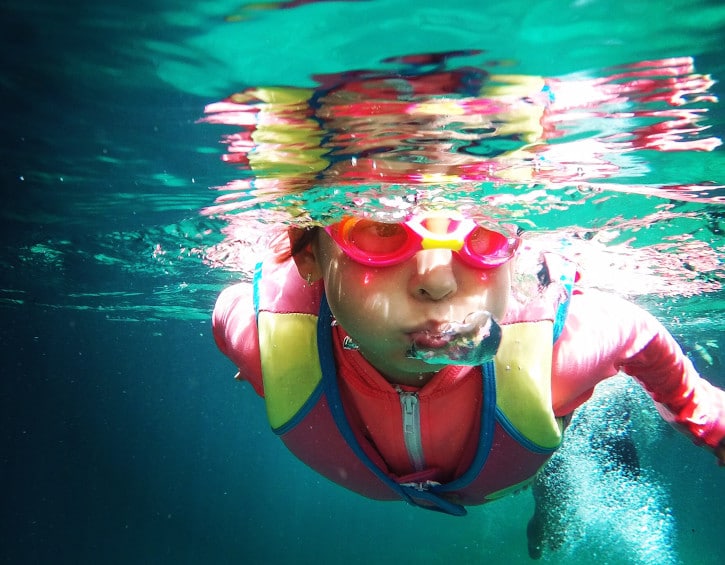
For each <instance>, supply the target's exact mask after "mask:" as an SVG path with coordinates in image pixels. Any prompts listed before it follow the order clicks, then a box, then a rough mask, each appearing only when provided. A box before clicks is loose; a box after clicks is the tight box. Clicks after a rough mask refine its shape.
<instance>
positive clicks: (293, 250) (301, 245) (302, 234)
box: [281, 226, 320, 260]
mask: <svg viewBox="0 0 725 565" xmlns="http://www.w3.org/2000/svg"><path fill="white" fill-rule="evenodd" d="M319 231H320V227H319V226H312V227H309V228H305V229H303V230H295V231H294V235H293V232H290V234H289V236H290V248H289V255H287V256H286V257H282V258H281V259H282V260H284V259H289V258H290V257H294V256H295V255H297V254H298V253H301V252H302V251H304V250H305V249H306V248H307V247H308V246H309V245H311V244H312V243H313V242H314V241H315V240H316V239H317V236H318V234H319Z"/></svg>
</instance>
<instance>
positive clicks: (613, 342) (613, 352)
mask: <svg viewBox="0 0 725 565" xmlns="http://www.w3.org/2000/svg"><path fill="white" fill-rule="evenodd" d="M619 371H623V372H624V373H626V374H628V375H630V376H632V377H635V378H636V379H637V380H639V382H640V383H641V384H642V386H644V388H645V389H646V390H647V392H648V393H649V394H650V396H652V398H653V399H654V400H655V402H657V404H658V409H659V410H660V413H661V414H662V415H663V417H664V418H665V419H666V420H668V421H669V422H671V423H672V424H674V425H675V426H676V427H678V428H679V429H681V430H682V431H684V432H685V433H687V434H689V435H690V436H691V437H692V439H693V440H694V441H695V442H696V443H698V444H704V445H707V446H708V447H709V448H711V449H712V450H714V452H715V454H716V455H717V457H718V459H719V460H720V462H721V464H722V463H725V440H724V438H725V391H722V390H721V389H719V388H717V387H715V386H713V385H711V384H710V383H708V382H707V381H706V380H704V379H703V378H701V377H700V376H699V375H698V373H697V371H696V370H695V368H694V367H693V365H692V363H691V362H690V360H689V359H688V358H687V357H685V355H684V354H683V353H682V350H681V349H680V346H679V345H678V344H677V342H676V341H675V340H674V338H673V337H672V336H671V335H670V334H669V332H668V331H667V330H666V329H665V328H664V327H663V326H662V324H661V323H660V322H659V321H658V320H657V319H655V318H654V317H653V316H652V315H650V314H649V313H648V312H646V311H644V310H642V309H641V308H639V307H638V306H635V305H634V304H632V303H630V302H627V301H625V300H622V299H620V298H618V297H615V296H611V295H607V294H603V293H598V292H593V291H586V292H584V293H577V294H575V295H574V296H573V297H572V299H571V304H570V309H569V316H568V318H567V322H566V326H565V328H564V332H563V333H562V336H561V338H560V339H559V341H557V343H556V345H555V347H554V372H553V375H552V377H553V378H552V392H553V400H554V409H555V411H556V413H557V414H559V415H563V414H567V413H570V412H571V411H572V410H574V409H575V408H576V407H577V406H579V405H581V404H582V403H583V402H585V401H586V400H587V399H588V398H589V397H590V396H591V394H592V392H593V390H594V386H596V384H597V383H598V382H600V381H602V380H603V379H605V378H608V377H611V376H613V375H615V374H617V373H618V372H619Z"/></svg>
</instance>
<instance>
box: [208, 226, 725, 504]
mask: <svg viewBox="0 0 725 565" xmlns="http://www.w3.org/2000/svg"><path fill="white" fill-rule="evenodd" d="M287 235H288V237H287V238H285V243H284V245H283V246H282V249H277V250H275V251H274V252H272V253H270V257H269V258H268V259H267V260H266V261H264V262H263V264H262V265H261V266H260V268H259V270H258V272H257V276H256V277H255V282H254V288H252V285H248V284H239V285H235V286H232V287H230V288H228V289H226V290H225V291H224V292H223V293H222V294H221V295H220V297H219V299H218V301H217V304H216V308H215V310H214V316H213V328H214V336H215V339H216V341H217V344H218V346H219V347H220V349H221V350H222V352H224V353H225V354H226V355H227V356H228V357H229V358H230V359H231V360H232V361H233V362H234V363H235V365H236V366H237V367H238V368H239V375H238V378H240V379H243V380H246V381H248V382H250V383H251V384H252V385H253V387H254V388H255V390H256V391H257V392H258V393H259V394H260V395H262V396H264V398H265V402H266V407H267V413H268V417H269V421H270V424H271V426H272V429H273V430H274V432H275V433H276V434H277V435H279V436H280V437H281V439H282V441H283V442H284V443H285V445H286V446H287V447H288V448H289V449H290V451H292V452H293V453H294V454H295V455H296V456H297V457H298V458H299V459H301V460H302V461H303V462H304V463H306V464H307V465H309V466H310V467H312V468H313V469H315V470H316V471H318V472H319V473H320V474H322V475H324V476H326V477H327V478H329V479H331V480H332V481H334V482H336V483H338V484H340V485H342V486H344V487H346V488H348V489H350V490H353V491H355V492H357V493H360V494H362V495H364V496H367V497H370V498H374V499H379V500H405V501H407V502H408V503H411V504H413V505H417V506H420V507H423V508H428V509H434V510H438V511H442V512H447V513H450V514H454V515H463V514H465V513H466V511H465V506H467V505H476V504H483V503H486V502H489V501H491V500H494V499H497V498H500V497H501V496H504V495H506V494H508V493H511V492H515V491H517V490H519V489H521V488H522V487H524V486H526V485H528V484H529V483H530V481H531V479H532V478H533V477H534V476H536V474H537V472H538V471H539V470H540V469H541V468H542V467H543V466H544V464H545V463H546V461H547V460H548V459H549V457H550V456H551V455H552V454H553V453H554V452H555V451H556V449H557V447H558V446H559V445H560V443H561V441H562V438H563V436H564V430H565V428H566V425H567V423H568V421H569V418H570V416H571V414H572V413H573V412H574V410H576V408H577V407H579V406H581V405H582V404H583V403H585V402H586V401H587V399H589V397H590V396H591V395H592V393H593V390H594V387H595V386H596V385H597V383H599V382H601V381H602V380H604V379H607V378H608V377H612V376H614V375H616V374H618V373H619V372H620V371H621V372H623V373H626V374H628V375H630V376H632V377H634V378H635V379H636V380H637V381H638V382H639V383H640V384H641V385H642V386H643V387H644V389H646V391H647V392H648V393H649V394H650V396H651V397H652V398H653V400H654V401H655V402H656V404H657V408H658V410H659V411H660V413H661V414H662V416H663V417H664V418H665V419H666V420H668V421H669V422H671V423H672V424H673V425H675V426H676V427H677V428H679V429H680V430H681V431H682V432H684V433H685V434H686V435H688V436H689V437H690V438H691V439H692V440H693V441H694V442H695V443H697V444H698V445H702V446H704V447H706V448H708V449H710V450H711V451H713V452H714V454H715V455H716V457H717V459H718V460H719V462H720V464H724V463H725V442H724V441H723V438H725V392H723V391H722V390H720V389H718V388H716V387H714V386H713V385H711V384H710V383H708V382H707V381H705V380H704V379H702V378H701V377H700V376H699V375H698V373H697V372H696V370H695V368H694V367H693V365H692V363H691V362H690V361H689V360H688V359H687V357H685V355H684V354H683V353H682V351H681V349H680V347H679V346H678V344H677V343H676V342H675V340H674V339H673V338H672V336H671V335H670V334H669V333H668V332H667V330H666V329H665V328H664V327H663V326H662V324H661V323H660V322H658V321H657V320H656V319H655V318H654V317H653V316H651V315H650V314H649V313H647V312H646V311H644V310H642V309H640V308H639V307H637V306H636V305H634V304H632V303H630V302H627V301H625V300H623V299H621V298H619V297H616V296H612V295H608V294H605V293H601V292H598V291H594V290H592V289H588V288H587V289H584V288H580V285H577V284H576V269H575V267H574V266H573V265H572V264H571V263H569V262H568V261H566V260H565V259H563V258H561V257H560V256H558V255H555V254H551V253H541V254H540V253H538V252H534V251H533V249H532V248H531V247H530V246H528V245H527V244H526V240H523V241H522V240H521V239H520V237H519V236H518V235H517V234H516V233H514V232H513V231H508V228H506V227H503V226H491V225H479V224H478V223H476V222H474V221H472V220H471V219H468V218H464V217H462V216H459V215H457V214H452V213H441V212H438V213H426V212H421V213H420V214H416V215H412V216H410V217H409V218H408V220H407V221H405V222H401V223H397V224H394V223H379V222H375V221H373V220H370V219H361V218H354V217H349V218H346V219H344V220H342V221H340V222H338V223H336V224H333V225H331V226H327V227H324V228H321V227H316V228H309V229H300V228H290V229H289V230H288V234H287ZM534 255H535V260H533V261H532V260H529V259H530V258H531V256H534ZM522 269H529V270H530V271H532V272H531V273H529V274H530V280H531V281H533V283H532V285H531V287H532V288H534V289H535V292H531V291H530V290H529V291H527V292H522V291H521V289H520V288H517V286H518V282H517V281H519V280H520V276H519V272H520V271H521V270H522Z"/></svg>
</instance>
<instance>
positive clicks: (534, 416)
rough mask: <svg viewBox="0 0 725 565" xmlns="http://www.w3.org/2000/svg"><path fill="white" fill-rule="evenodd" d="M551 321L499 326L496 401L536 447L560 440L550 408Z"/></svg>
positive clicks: (548, 445) (558, 430) (496, 359)
mask: <svg viewBox="0 0 725 565" xmlns="http://www.w3.org/2000/svg"><path fill="white" fill-rule="evenodd" d="M552 342H553V323H552V322H550V321H543V322H523V323H518V324H511V325H507V326H503V327H502V339H501V345H500V346H499V349H498V352H497V353H496V357H495V359H494V361H495V364H496V404H497V406H498V407H499V409H500V410H501V411H502V412H503V413H504V415H505V416H506V418H507V419H508V420H509V422H510V423H511V424H513V426H514V427H515V428H516V429H517V430H518V431H519V432H520V433H521V434H523V435H524V436H525V437H526V438H528V439H529V440H531V441H532V442H534V443H535V444H537V445H538V446H540V447H543V448H547V449H553V448H555V447H557V446H558V445H559V444H560V443H561V436H562V429H561V424H560V423H559V421H557V419H556V417H555V416H554V412H553V410H552V408H551V362H552Z"/></svg>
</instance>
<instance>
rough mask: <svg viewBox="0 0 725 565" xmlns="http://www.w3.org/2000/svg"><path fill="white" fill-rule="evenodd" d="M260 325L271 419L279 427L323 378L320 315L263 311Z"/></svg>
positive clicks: (260, 342)
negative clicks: (319, 329) (319, 338)
mask: <svg viewBox="0 0 725 565" xmlns="http://www.w3.org/2000/svg"><path fill="white" fill-rule="evenodd" d="M257 324H258V330H259V350H260V352H261V354H262V379H263V382H264V398H265V404H266V405H267V418H268V419H269V423H270V424H271V426H272V429H277V428H279V427H280V426H283V425H284V424H286V423H287V422H288V421H289V420H290V419H291V418H292V417H294V415H295V414H297V412H298V411H299V410H300V408H302V406H303V405H304V403H305V402H306V401H307V399H308V398H309V397H310V395H311V394H312V392H313V391H314V390H315V387H316V386H317V384H318V383H319V382H320V380H321V379H322V370H321V369H320V364H319V361H318V353H317V316H314V315H312V314H300V313H292V314H279V313H274V312H260V313H259V317H258V319H257ZM272 380H274V381H273V382H272Z"/></svg>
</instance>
